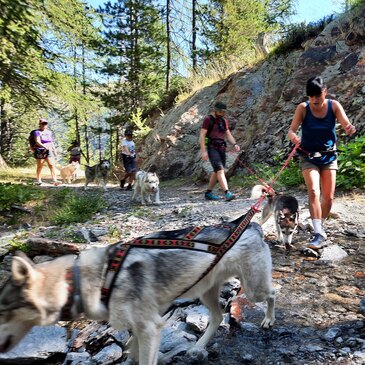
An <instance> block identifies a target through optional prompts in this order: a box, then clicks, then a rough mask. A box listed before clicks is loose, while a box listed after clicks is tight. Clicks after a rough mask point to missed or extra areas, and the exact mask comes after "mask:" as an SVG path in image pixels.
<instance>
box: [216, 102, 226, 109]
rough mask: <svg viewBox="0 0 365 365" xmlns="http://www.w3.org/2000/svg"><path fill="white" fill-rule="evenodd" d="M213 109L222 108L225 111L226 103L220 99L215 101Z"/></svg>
mask: <svg viewBox="0 0 365 365" xmlns="http://www.w3.org/2000/svg"><path fill="white" fill-rule="evenodd" d="M214 109H215V110H224V111H226V110H227V105H226V104H225V103H223V102H221V101H217V102H216V103H215V104H214Z"/></svg>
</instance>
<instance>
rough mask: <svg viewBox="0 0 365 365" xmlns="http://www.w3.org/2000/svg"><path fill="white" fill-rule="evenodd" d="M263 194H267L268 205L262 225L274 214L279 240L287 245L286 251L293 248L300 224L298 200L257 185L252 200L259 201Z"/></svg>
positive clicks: (264, 210)
mask: <svg viewBox="0 0 365 365" xmlns="http://www.w3.org/2000/svg"><path fill="white" fill-rule="evenodd" d="M262 194H266V196H267V204H266V205H265V206H264V209H263V211H262V216H261V225H262V224H264V223H265V222H266V221H267V220H268V219H269V218H270V217H271V215H272V214H274V218H275V226H276V231H277V234H278V240H279V241H281V242H282V243H283V244H284V245H285V248H286V249H290V248H292V247H293V246H292V239H293V234H294V232H295V230H296V228H297V226H298V223H299V222H298V219H299V204H298V201H297V199H296V198H295V197H293V196H291V195H285V194H276V193H275V192H274V191H273V190H271V191H267V188H266V187H265V186H263V185H255V186H254V187H253V188H252V191H251V198H254V199H257V198H259V197H260V196H262Z"/></svg>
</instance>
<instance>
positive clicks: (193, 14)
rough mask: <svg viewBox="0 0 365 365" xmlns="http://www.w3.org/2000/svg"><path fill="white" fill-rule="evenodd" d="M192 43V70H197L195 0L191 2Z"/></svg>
mask: <svg viewBox="0 0 365 365" xmlns="http://www.w3.org/2000/svg"><path fill="white" fill-rule="evenodd" d="M192 5H193V6H192V24H191V25H192V45H191V56H192V60H193V70H194V71H197V66H198V63H197V50H196V0H193V3H192Z"/></svg>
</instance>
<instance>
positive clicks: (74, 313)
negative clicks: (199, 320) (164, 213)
mask: <svg viewBox="0 0 365 365" xmlns="http://www.w3.org/2000/svg"><path fill="white" fill-rule="evenodd" d="M246 216H247V215H246V214H245V215H244V216H242V217H240V218H238V219H237V220H235V221H233V222H226V223H224V224H220V225H219V224H217V225H214V226H206V227H202V226H197V227H187V228H184V229H181V230H176V231H160V232H155V233H151V234H148V235H146V236H144V237H139V238H136V239H134V240H132V241H130V242H118V243H116V244H113V245H108V246H104V247H93V248H90V249H85V250H83V251H82V252H81V253H80V255H79V257H78V258H77V259H76V260H75V256H74V255H67V256H62V257H59V258H56V259H54V260H52V261H46V262H43V263H40V264H34V263H33V262H32V261H31V260H30V259H29V258H27V257H26V256H25V254H22V255H21V256H19V255H15V256H14V257H13V260H12V263H11V277H10V278H9V280H8V281H7V282H6V283H5V284H4V285H3V287H2V289H1V290H0V352H6V351H9V350H11V349H12V348H13V347H14V346H15V345H16V344H18V343H19V342H20V341H21V339H22V338H23V337H24V336H25V335H26V333H27V332H29V331H30V329H31V328H32V327H33V326H37V325H43V326H44V325H45V326H47V325H52V324H55V323H56V322H57V321H60V320H72V319H77V318H78V317H79V316H80V315H81V314H82V313H84V314H85V315H86V316H87V317H88V318H89V319H93V320H98V321H107V322H109V323H110V325H111V326H113V327H114V329H116V330H123V329H130V330H131V331H132V333H133V336H132V340H131V342H130V356H132V357H133V358H134V359H135V360H136V361H138V363H139V365H157V362H158V350H159V345H160V340H161V330H162V328H163V326H164V321H165V318H164V316H163V313H165V312H166V311H167V310H168V308H169V307H170V305H171V303H172V302H173V301H174V300H175V299H177V298H200V300H201V302H202V303H204V305H205V306H206V307H207V308H208V309H209V313H210V320H209V325H208V328H207V330H206V331H205V333H204V334H203V336H201V338H200V339H199V340H198V341H197V343H196V344H195V345H194V346H193V347H192V348H191V349H189V352H191V353H194V354H195V353H201V352H203V351H204V348H205V347H206V345H207V344H208V342H209V340H210V339H211V338H212V337H213V335H214V334H215V332H216V330H217V328H218V327H219V325H220V323H221V322H222V320H223V315H222V312H221V309H220V304H219V294H220V288H221V286H222V285H223V283H224V282H225V281H226V280H227V279H229V278H230V277H235V276H237V277H239V279H240V281H241V285H242V287H243V289H244V292H245V294H246V296H247V298H248V300H250V301H252V302H262V301H266V303H267V306H266V309H265V317H264V319H263V321H262V322H261V327H263V328H270V327H271V326H272V325H273V324H274V322H275V290H274V289H273V288H272V261H271V253H270V249H269V247H268V245H267V244H266V243H265V242H264V240H263V233H262V229H261V227H260V225H258V224H257V223H250V224H248V225H247V220H246ZM214 263H215V265H214ZM172 352H173V350H172Z"/></svg>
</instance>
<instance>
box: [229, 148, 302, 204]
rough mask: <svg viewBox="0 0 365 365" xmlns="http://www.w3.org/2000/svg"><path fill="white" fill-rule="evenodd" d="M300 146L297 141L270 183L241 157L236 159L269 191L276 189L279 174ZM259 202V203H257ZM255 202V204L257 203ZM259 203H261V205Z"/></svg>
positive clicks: (231, 152)
mask: <svg viewBox="0 0 365 365" xmlns="http://www.w3.org/2000/svg"><path fill="white" fill-rule="evenodd" d="M298 148H300V145H299V143H297V144H296V145H295V146H294V148H293V149H292V151H291V152H290V154H289V156H288V158H287V159H286V160H285V162H284V164H283V166H282V167H281V169H280V170H279V172H278V173H277V174H276V176H275V177H274V179H273V180H272V181H271V182H270V183H269V184H268V183H266V182H265V181H264V180H263V179H261V178H260V177H259V176H257V174H256V173H255V172H254V171H253V170H252V169H250V168H249V167H248V166H246V165H245V164H244V163H243V161H242V160H241V159H239V158H238V157H236V160H237V161H238V162H239V163H240V164H241V165H242V166H243V167H245V168H246V169H247V170H248V171H249V172H250V173H251V174H252V175H253V176H255V177H256V179H257V180H258V181H260V182H261V183H262V184H263V185H264V186H265V188H266V189H267V190H268V191H270V190H271V191H275V190H274V189H273V185H274V184H275V182H276V181H277V179H278V178H279V176H280V175H281V173H282V172H283V170H284V169H285V168H286V167H287V166H288V164H289V162H290V160H291V159H292V158H293V156H294V154H295V152H296V150H297V149H298ZM226 151H227V152H228V153H230V154H231V155H232V156H235V154H234V153H233V151H230V150H228V149H226ZM256 204H257V203H256ZM256 204H255V205H256ZM260 204H261V202H260ZM260 204H259V205H260Z"/></svg>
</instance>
